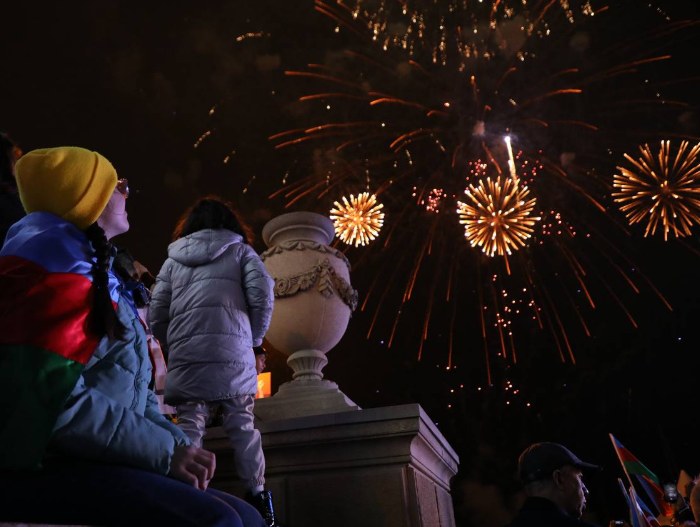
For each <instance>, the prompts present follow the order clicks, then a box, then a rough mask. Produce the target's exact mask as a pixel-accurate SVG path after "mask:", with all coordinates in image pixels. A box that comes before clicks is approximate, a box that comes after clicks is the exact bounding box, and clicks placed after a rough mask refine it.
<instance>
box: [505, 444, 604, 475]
mask: <svg viewBox="0 0 700 527" xmlns="http://www.w3.org/2000/svg"><path fill="white" fill-rule="evenodd" d="M566 465H571V466H573V467H576V468H579V469H582V470H583V469H586V470H600V469H601V468H600V467H599V466H598V465H594V464H593V463H587V462H585V461H581V460H580V459H579V458H578V456H576V454H574V453H573V452H572V451H571V450H569V449H568V448H566V447H565V446H564V445H560V444H559V443H548V442H543V443H534V444H532V445H530V446H529V447H527V448H526V449H525V450H524V451H523V453H522V454H520V457H519V458H518V477H519V478H520V481H522V482H523V483H531V482H533V481H537V480H540V479H547V478H549V476H551V475H552V472H554V471H555V470H557V469H559V468H561V467H564V466H566Z"/></svg>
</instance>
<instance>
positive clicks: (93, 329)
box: [0, 147, 265, 527]
mask: <svg viewBox="0 0 700 527" xmlns="http://www.w3.org/2000/svg"><path fill="white" fill-rule="evenodd" d="M16 179H17V186H18V189H19V195H20V198H21V200H22V204H23V206H24V208H25V210H26V211H27V213H28V214H27V216H25V217H24V218H22V219H21V220H20V221H18V222H17V223H15V224H14V225H13V226H12V227H11V228H10V230H9V232H8V234H7V239H6V242H5V244H4V246H3V247H2V250H0V405H2V406H0V445H1V448H0V487H1V488H2V489H3V492H2V493H0V521H22V522H52V523H81V524H84V523H85V524H99V525H136V524H153V525H183V526H185V525H193V526H194V525H197V526H203V525H231V526H256V527H258V526H259V527H263V526H264V525H265V523H264V522H263V520H262V517H261V516H260V515H259V514H258V513H257V511H256V510H255V509H254V508H253V507H252V506H250V505H248V504H247V503H245V502H244V501H243V500H239V499H238V498H234V497H233V496H230V495H228V494H224V493H222V492H219V491H216V490H214V489H209V488H208V484H209V481H210V479H211V478H212V476H213V474H214V469H215V459H214V454H212V453H211V452H208V451H207V450H204V449H202V448H198V447H196V446H193V445H192V444H191V441H190V440H189V439H188V438H187V436H186V435H185V434H184V433H183V432H182V431H181V430H180V429H179V428H178V427H177V426H175V425H174V424H173V423H171V422H170V421H168V420H167V419H166V418H165V417H163V416H162V415H161V414H160V412H159V411H158V403H157V400H156V397H155V395H154V394H153V392H152V391H151V390H150V389H149V388H148V385H149V381H150V379H151V364H150V361H149V356H148V349H147V343H146V334H145V331H144V328H143V326H142V325H141V324H140V323H139V321H138V318H137V312H136V308H135V306H134V305H133V303H132V302H131V297H130V296H129V295H126V294H122V290H123V287H122V284H121V282H120V281H119V279H118V278H117V276H116V275H115V274H114V273H113V271H112V269H111V262H112V259H113V256H114V252H115V251H114V249H113V247H112V245H111V243H110V241H109V240H110V239H111V238H113V237H114V236H117V235H119V234H122V233H124V232H126V231H127V230H128V229H129V222H128V215H127V212H126V198H127V196H128V186H127V182H126V180H123V179H118V177H117V172H116V170H115V169H114V167H113V166H112V164H111V163H110V162H109V161H108V160H107V159H106V158H105V157H104V156H102V155H100V154H98V153H97V152H92V151H90V150H86V149H84V148H78V147H58V148H46V149H40V150H33V151H31V152H28V153H26V154H25V155H24V156H23V157H22V158H21V159H20V160H19V161H18V162H17V164H16Z"/></svg>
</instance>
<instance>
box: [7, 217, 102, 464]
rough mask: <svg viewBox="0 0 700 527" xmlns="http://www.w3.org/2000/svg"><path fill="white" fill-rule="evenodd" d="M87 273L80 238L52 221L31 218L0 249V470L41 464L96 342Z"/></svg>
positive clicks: (86, 252) (87, 252) (86, 249)
mask: <svg viewBox="0 0 700 527" xmlns="http://www.w3.org/2000/svg"><path fill="white" fill-rule="evenodd" d="M91 268H92V250H91V247H90V244H89V242H88V240H87V238H86V236H85V234H84V233H83V232H82V231H80V230H79V229H78V228H77V227H75V226H73V225H72V224H70V223H67V222H65V221H64V220H62V219H61V218H59V217H58V216H54V215H53V214H48V213H43V212H38V213H33V214H30V215H28V216H26V217H25V218H23V219H22V220H20V221H19V222H18V223H16V224H15V225H14V226H13V227H12V228H11V229H10V231H9V232H8V236H7V240H6V242H5V245H4V246H3V248H2V251H0V404H2V411H0V444H1V445H3V447H2V449H0V468H18V469H20V468H38V467H39V466H40V463H41V459H42V457H43V455H44V451H45V448H46V445H47V443H48V441H49V438H50V436H51V432H52V430H53V426H54V424H55V422H56V418H57V417H58V415H59V413H60V411H61V409H62V407H63V404H64V402H65V400H66V398H67V397H68V395H69V394H70V392H71V391H72V389H73V387H74V386H75V384H76V382H77V381H78V378H79V377H80V374H81V372H82V371H83V368H84V366H85V364H86V363H87V361H88V360H89V359H90V357H91V356H92V354H93V352H94V350H95V348H96V346H97V344H98V342H99V340H100V339H99V337H97V336H96V335H94V334H92V333H91V332H90V331H89V330H88V328H87V318H88V315H89V313H90V308H91V305H92V281H91V274H90V272H91ZM112 285H113V284H110V286H112ZM110 289H111V290H112V287H110Z"/></svg>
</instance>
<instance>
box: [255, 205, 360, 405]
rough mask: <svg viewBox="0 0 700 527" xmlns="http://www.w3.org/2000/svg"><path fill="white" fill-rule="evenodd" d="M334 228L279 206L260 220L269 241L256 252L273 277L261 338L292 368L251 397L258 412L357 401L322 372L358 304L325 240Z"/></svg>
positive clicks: (341, 261)
mask: <svg viewBox="0 0 700 527" xmlns="http://www.w3.org/2000/svg"><path fill="white" fill-rule="evenodd" d="M333 236H334V231H333V224H332V222H331V221H330V219H328V218H326V217H325V216H322V215H320V214H316V213H314V212H291V213H287V214H283V215H281V216H278V217H277V218H274V219H272V220H270V221H269V222H268V223H267V224H266V225H265V227H264V228H263V240H264V241H265V244H266V245H267V246H268V247H269V249H268V250H267V251H265V252H264V253H263V254H262V255H261V257H262V259H263V261H264V262H265V267H266V268H267V270H268V272H269V273H270V275H271V276H272V277H273V278H274V280H275V307H274V311H273V314H272V322H271V324H270V328H269V329H268V332H267V334H266V335H265V338H266V339H267V340H268V342H270V344H272V345H273V346H274V347H275V349H277V350H279V351H280V352H282V353H284V354H285V355H287V357H288V358H287V364H288V365H289V366H290V367H291V368H292V370H293V372H294V373H293V376H292V377H293V380H292V381H290V382H288V383H285V384H283V385H282V386H280V389H279V391H278V392H277V394H275V395H274V396H273V397H272V398H270V399H262V400H259V401H257V402H256V414H257V415H258V417H260V418H262V419H274V418H278V417H291V416H300V415H313V414H321V413H329V412H337V411H341V410H352V409H359V408H358V407H357V405H356V404H355V403H353V402H352V401H350V400H349V399H348V398H347V397H346V396H345V395H344V394H343V393H342V392H340V391H339V389H338V386H337V385H336V384H335V383H333V382H331V381H328V380H323V374H322V372H321V371H322V369H323V368H324V366H325V365H326V364H327V363H328V359H327V358H326V353H328V351H330V350H331V349H332V348H333V347H334V346H335V345H336V344H338V342H339V341H340V339H341V338H342V336H343V334H344V333H345V330H346V329H347V326H348V322H349V320H350V316H351V314H352V311H354V310H355V308H356V307H357V291H355V290H354V289H353V288H352V286H351V285H350V263H349V262H348V260H347V258H345V255H343V253H341V252H340V251H338V250H336V249H333V248H332V247H329V245H328V244H329V243H330V242H331V241H332V240H333Z"/></svg>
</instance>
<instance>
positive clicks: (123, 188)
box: [117, 178, 129, 198]
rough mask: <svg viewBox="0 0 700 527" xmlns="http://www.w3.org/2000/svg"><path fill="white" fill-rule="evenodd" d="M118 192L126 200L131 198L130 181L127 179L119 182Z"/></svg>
mask: <svg viewBox="0 0 700 527" xmlns="http://www.w3.org/2000/svg"><path fill="white" fill-rule="evenodd" d="M117 191H118V192H119V193H120V194H121V195H122V196H124V198H128V197H129V180H128V179H126V178H122V179H118V180H117Z"/></svg>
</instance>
